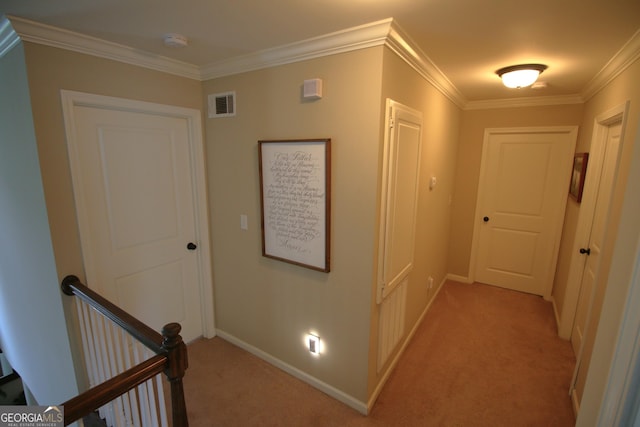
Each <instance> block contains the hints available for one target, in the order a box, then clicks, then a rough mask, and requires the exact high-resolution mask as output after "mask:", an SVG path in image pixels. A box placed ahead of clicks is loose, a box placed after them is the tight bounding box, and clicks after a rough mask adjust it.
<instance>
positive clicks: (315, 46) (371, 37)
mask: <svg viewBox="0 0 640 427" xmlns="http://www.w3.org/2000/svg"><path fill="white" fill-rule="evenodd" d="M392 22H393V18H387V19H383V20H380V21H376V22H372V23H369V24H365V25H360V26H357V27H352V28H348V29H346V30H342V31H336V32H334V33H329V34H325V35H322V36H319V37H313V38H310V39H306V40H302V41H299V42H294V43H290V44H286V45H282V46H278V47H275V48H271V49H265V50H261V51H258V52H254V53H250V54H248V55H243V56H237V57H235V58H230V59H228V60H224V61H218V62H212V63H210V64H208V65H205V66H203V67H202V80H209V79H215V78H218V77H223V76H229V75H233V74H239V73H244V72H247V71H254V70H259V69H262V68H269V67H275V66H277V65H284V64H291V63H294V62H300V61H307V60H310V59H314V58H321V57H323V56H329V55H335V54H338V53H345V52H351V51H354V50H359V49H365V48H368V47H374V46H381V45H383V44H384V43H385V41H386V39H387V36H388V34H389V31H390V28H391V25H392Z"/></svg>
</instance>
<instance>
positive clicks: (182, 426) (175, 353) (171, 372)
mask: <svg viewBox="0 0 640 427" xmlns="http://www.w3.org/2000/svg"><path fill="white" fill-rule="evenodd" d="M181 329H182V327H181V326H180V324H178V323H169V324H167V325H165V327H164V328H162V337H163V340H162V348H164V349H165V350H166V351H167V356H168V367H167V369H166V370H165V371H164V373H165V374H166V375H167V378H168V379H169V382H170V383H171V412H172V414H173V415H172V419H173V427H188V426H189V420H188V419H187V405H186V403H185V399H184V388H183V386H182V377H184V373H185V371H186V370H187V367H188V365H189V362H188V360H187V346H186V345H185V343H184V342H183V341H182V337H181V336H180V330H181Z"/></svg>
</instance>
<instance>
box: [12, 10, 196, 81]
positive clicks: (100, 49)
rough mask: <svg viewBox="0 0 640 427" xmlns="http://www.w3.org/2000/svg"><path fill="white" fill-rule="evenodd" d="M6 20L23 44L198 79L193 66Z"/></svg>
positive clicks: (22, 21)
mask: <svg viewBox="0 0 640 427" xmlns="http://www.w3.org/2000/svg"><path fill="white" fill-rule="evenodd" d="M9 20H10V21H11V23H12V25H13V27H14V28H15V31H16V33H18V35H19V36H20V38H21V39H22V40H24V41H27V42H31V43H38V44H41V45H45V46H51V47H55V48H59V49H65V50H70V51H73V52H78V53H83V54H86V55H92V56H97V57H99V58H106V59H111V60H113V61H118V62H123V63H125V64H131V65H136V66H139V67H143V68H148V69H151V70H156V71H161V72H164V73H169V74H175V75H178V76H182V77H187V78H190V79H195V80H200V69H199V67H198V66H196V65H192V64H188V63H186V62H181V61H177V60H175V59H171V58H167V57H165V56H161V55H157V54H152V53H150V52H142V51H140V50H138V49H134V48H131V47H129V46H124V45H121V44H118V43H113V42H109V41H105V40H101V39H98V38H95V37H91V36H87V35H84V34H80V33H76V32H73V31H69V30H64V29H61V28H57V27H52V26H50V25H45V24H41V23H39V22H34V21H30V20H28V19H24V18H18V17H15V16H9Z"/></svg>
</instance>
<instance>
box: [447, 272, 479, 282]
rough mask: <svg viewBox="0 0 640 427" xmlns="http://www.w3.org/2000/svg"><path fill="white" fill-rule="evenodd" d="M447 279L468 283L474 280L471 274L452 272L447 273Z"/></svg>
mask: <svg viewBox="0 0 640 427" xmlns="http://www.w3.org/2000/svg"><path fill="white" fill-rule="evenodd" d="M447 279H449V280H453V281H454V282H460V283H467V284H471V283H473V280H471V279H470V278H469V276H460V275H457V274H452V273H449V274H447Z"/></svg>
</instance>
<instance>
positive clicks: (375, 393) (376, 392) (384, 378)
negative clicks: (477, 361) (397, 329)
mask: <svg viewBox="0 0 640 427" xmlns="http://www.w3.org/2000/svg"><path fill="white" fill-rule="evenodd" d="M447 280H448V278H445V279H444V280H442V282H440V285H438V289H436V292H435V293H434V294H433V297H432V298H431V300H429V302H428V303H427V306H426V307H425V308H424V310H423V311H422V314H421V315H420V317H419V318H418V320H417V321H416V323H415V324H414V325H413V328H412V329H411V331H410V332H409V333H408V334H407V338H406V339H405V340H404V342H403V343H402V346H401V347H400V350H398V352H397V353H396V355H395V356H394V358H393V360H392V361H391V363H390V364H389V367H388V368H387V370H386V371H385V373H384V375H383V376H382V378H381V379H380V381H379V382H378V385H377V386H376V388H375V390H374V391H373V393H372V394H371V397H370V398H369V401H368V402H367V413H368V412H370V411H371V410H372V409H373V405H374V404H375V403H376V400H378V396H379V395H380V393H381V392H382V389H383V387H384V385H385V384H386V383H387V380H388V379H389V377H390V376H391V373H392V372H393V370H394V368H395V367H396V365H397V364H398V361H399V360H400V356H402V354H403V353H404V350H405V349H406V348H407V346H408V345H409V343H410V342H411V338H413V336H414V335H415V333H416V331H417V330H418V327H419V326H420V325H421V324H422V320H423V319H424V317H425V315H426V314H427V312H428V311H429V309H430V308H431V304H432V303H433V301H435V299H436V297H437V296H438V294H439V293H440V290H441V289H442V286H443V285H444V283H445V282H446V281H447Z"/></svg>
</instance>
